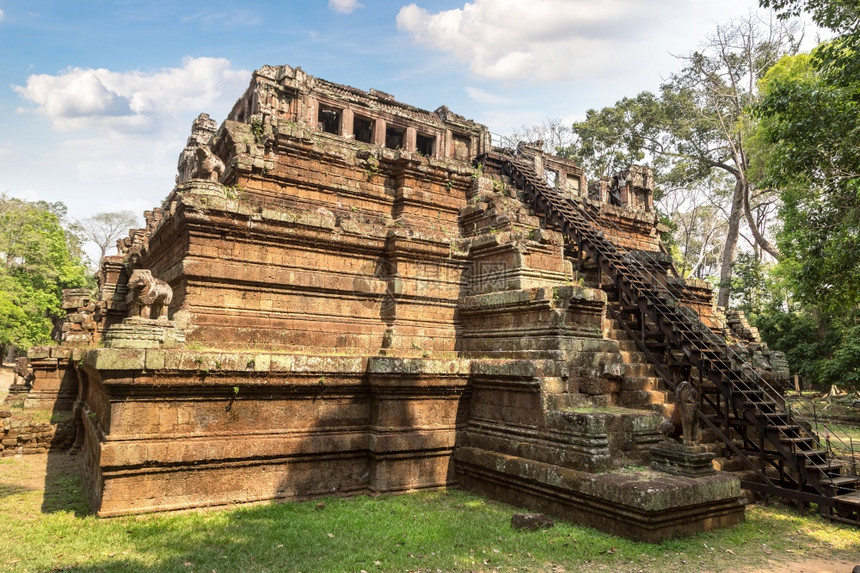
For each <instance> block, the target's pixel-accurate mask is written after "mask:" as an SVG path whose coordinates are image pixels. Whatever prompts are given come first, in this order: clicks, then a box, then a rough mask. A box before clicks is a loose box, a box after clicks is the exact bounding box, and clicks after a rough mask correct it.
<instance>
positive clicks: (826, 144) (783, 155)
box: [756, 55, 860, 315]
mask: <svg viewBox="0 0 860 573" xmlns="http://www.w3.org/2000/svg"><path fill="white" fill-rule="evenodd" d="M761 86H762V93H763V97H762V100H761V102H760V103H759V104H758V105H757V106H756V113H757V115H758V116H759V117H760V118H761V121H760V122H759V128H758V131H757V133H756V140H757V146H758V151H759V155H760V159H759V161H760V165H759V166H758V167H757V175H758V176H759V177H760V178H761V180H762V181H763V182H764V183H766V184H769V185H772V186H774V187H778V188H780V189H781V190H782V200H783V206H782V210H781V217H782V219H783V226H782V230H781V232H780V233H779V235H778V238H777V239H778V242H779V244H780V249H781V251H782V252H783V253H784V255H785V261H784V267H785V269H784V270H785V274H786V277H787V278H788V280H789V281H790V283H791V285H792V287H793V290H794V291H795V294H796V296H797V297H798V299H799V300H800V301H801V302H802V303H804V304H805V305H806V306H807V307H809V308H812V307H816V308H818V309H820V310H821V311H822V312H824V313H826V314H829V315H838V314H840V313H842V312H844V311H846V310H847V309H851V308H856V307H857V305H858V304H860V122H858V121H857V118H858V117H860V100H858V98H857V97H856V94H858V93H860V78H858V79H856V80H855V82H854V84H853V85H851V86H847V87H846V86H843V85H838V84H836V83H834V82H832V81H831V80H830V78H829V76H827V75H826V74H823V73H821V72H820V71H819V70H818V69H816V68H815V66H814V65H813V57H812V56H810V55H800V56H795V57H792V58H785V59H784V60H782V61H781V62H780V63H779V64H778V65H777V66H775V67H774V69H773V70H772V71H771V73H768V75H767V76H765V78H764V79H763V81H762V82H761Z"/></svg>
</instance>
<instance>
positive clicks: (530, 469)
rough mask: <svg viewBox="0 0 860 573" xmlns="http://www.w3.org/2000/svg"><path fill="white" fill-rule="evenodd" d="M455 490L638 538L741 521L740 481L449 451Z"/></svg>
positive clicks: (673, 534) (721, 476) (653, 538)
mask: <svg viewBox="0 0 860 573" xmlns="http://www.w3.org/2000/svg"><path fill="white" fill-rule="evenodd" d="M454 460H455V463H456V471H457V474H458V478H459V480H460V482H461V485H463V486H464V487H466V488H467V489H470V490H475V491H478V492H480V493H484V494H487V495H490V496H491V497H495V498H497V499H501V500H502V501H506V502H509V503H511V502H512V503H517V504H522V505H525V506H526V507H529V508H532V509H534V510H537V511H544V512H547V513H550V514H553V515H557V516H560V517H563V518H566V519H570V520H572V521H574V522H576V523H581V524H584V525H588V526H591V527H595V528H597V529H600V530H603V531H608V532H610V533H614V534H617V535H621V536H624V537H627V538H630V539H635V540H638V541H648V542H652V543H657V542H659V541H661V540H663V539H668V538H672V537H679V536H684V535H690V534H691V533H695V532H698V531H709V530H711V529H716V528H720V527H728V526H732V525H736V524H738V523H741V522H743V520H744V502H743V498H742V497H741V488H740V481H739V480H738V479H737V478H736V477H734V476H731V475H728V474H723V473H717V474H715V475H713V476H710V477H704V478H687V477H681V476H669V475H666V474H659V473H658V472H654V471H652V470H643V471H636V472H631V473H624V472H611V473H604V474H590V473H585V472H580V471H576V470H570V469H566V468H562V467H559V466H555V465H551V464H546V463H541V462H536V461H533V460H527V459H524V458H519V457H515V456H509V455H504V454H499V453H495V452H488V451H485V450H479V449H476V448H468V447H463V448H458V449H457V450H456V451H455V454H454Z"/></svg>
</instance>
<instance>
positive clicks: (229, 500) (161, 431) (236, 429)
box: [79, 348, 469, 516]
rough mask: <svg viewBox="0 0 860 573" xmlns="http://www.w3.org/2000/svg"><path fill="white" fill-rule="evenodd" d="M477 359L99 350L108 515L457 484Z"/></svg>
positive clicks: (97, 413) (95, 411)
mask: <svg viewBox="0 0 860 573" xmlns="http://www.w3.org/2000/svg"><path fill="white" fill-rule="evenodd" d="M468 367H469V363H468V361H462V360H420V359H397V358H388V357H379V356H376V357H344V356H310V355H290V354H253V353H248V354H235V353H215V352H192V351H184V350H158V349H138V348H129V349H125V348H99V349H92V350H87V351H86V352H85V354H84V357H83V361H82V366H81V375H82V381H81V384H82V395H83V396H85V405H84V407H83V411H82V413H81V416H80V420H79V422H80V424H81V425H82V430H83V432H82V434H83V441H84V444H83V448H82V450H83V456H84V466H85V471H86V474H87V476H86V477H87V480H88V482H89V490H90V494H91V505H92V508H93V510H94V511H95V512H96V513H97V514H98V515H99V516H115V515H123V514H132V513H144V512H152V511H165V510H178V509H187V508H194V507H204V506H217V505H228V504H235V503H248V502H256V501H264V500H272V499H306V498H310V497H314V496H321V495H351V494H356V493H379V492H401V491H410V490H419V489H427V488H439V487H447V486H451V485H453V484H454V471H453V467H452V464H451V458H452V451H453V449H454V445H455V438H456V429H457V427H458V425H460V424H461V423H462V419H463V415H464V410H463V403H462V402H463V394H464V391H465V388H466V382H467V376H468Z"/></svg>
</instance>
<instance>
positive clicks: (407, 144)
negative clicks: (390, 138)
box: [403, 125, 418, 152]
mask: <svg viewBox="0 0 860 573" xmlns="http://www.w3.org/2000/svg"><path fill="white" fill-rule="evenodd" d="M417 135H418V133H417V132H416V131H415V128H414V127H413V126H411V125H410V126H408V127H407V128H406V134H405V135H404V137H405V139H406V141H404V142H403V147H404V148H405V149H406V151H410V152H412V151H415V149H416V143H415V140H416V138H417Z"/></svg>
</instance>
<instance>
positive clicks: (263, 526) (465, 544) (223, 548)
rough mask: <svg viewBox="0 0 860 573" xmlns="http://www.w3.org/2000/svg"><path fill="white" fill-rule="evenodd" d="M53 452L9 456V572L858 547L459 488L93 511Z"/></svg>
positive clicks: (464, 564) (641, 558) (540, 562)
mask: <svg viewBox="0 0 860 573" xmlns="http://www.w3.org/2000/svg"><path fill="white" fill-rule="evenodd" d="M55 456H56V455H52V456H51V457H50V458H49V461H48V471H47V475H48V476H49V477H48V478H43V477H42V478H40V477H39V476H38V475H36V474H38V472H39V471H40V468H39V466H38V463H36V461H34V460H39V459H41V460H42V466H44V459H45V458H44V456H24V457H23V458H6V459H3V460H2V461H0V571H15V572H18V571H54V570H73V571H153V572H154V571H158V572H171V571H181V572H191V571H205V572H211V571H216V572H222V571H224V572H226V571H260V572H262V571H356V572H357V571H361V570H365V571H368V572H369V573H373V572H377V571H407V570H409V571H419V570H420V571H437V570H442V571H494V570H499V571H551V570H553V568H554V567H555V568H556V570H559V569H558V568H564V569H566V570H568V571H580V570H596V571H601V570H603V571H655V572H656V571H690V570H699V571H703V570H710V571H715V570H719V571H741V570H743V569H744V568H749V567H756V566H759V567H763V566H766V565H767V562H768V560H774V561H777V562H781V561H798V560H803V559H813V558H818V559H838V558H840V557H841V558H842V559H845V560H852V559H854V560H856V559H857V556H858V555H860V530H857V529H853V528H850V527H845V526H839V525H834V524H831V523H829V522H825V521H823V520H821V519H820V518H817V517H802V516H800V515H798V514H796V513H794V512H792V511H790V510H786V509H779V508H774V507H760V506H754V507H751V508H750V509H749V510H748V511H747V521H746V523H744V524H743V525H741V526H738V527H735V528H732V529H727V530H721V531H717V532H711V533H702V534H698V535H694V536H692V537H688V538H685V539H679V540H671V541H666V542H663V543H661V544H659V545H651V544H646V543H636V542H632V541H628V540H625V539H622V538H619V537H616V536H612V535H607V534H603V533H599V532H597V531H595V530H592V529H589V528H586V527H579V526H575V525H571V524H567V523H563V522H560V523H558V524H557V525H556V526H555V527H554V528H552V529H550V530H546V531H539V532H516V531H513V530H512V529H511V528H510V519H511V515H512V514H513V513H515V512H516V511H518V510H517V509H516V508H513V507H511V506H508V505H504V504H500V503H496V502H492V501H488V500H485V499H482V498H480V497H477V496H475V495H472V494H469V493H465V492H462V491H456V490H455V491H449V492H433V493H418V494H412V495H401V496H380V497H364V496H362V497H354V498H350V499H340V498H331V499H326V500H323V502H322V505H321V504H320V501H319V500H316V501H310V502H302V503H285V504H271V505H253V506H243V507H238V508H232V509H224V510H218V511H201V512H187V513H174V514H162V515H149V516H136V517H134V516H132V517H122V518H114V519H96V518H95V517H93V516H90V515H86V514H85V513H86V503H85V501H84V488H83V485H82V483H81V481H80V479H79V478H78V477H77V474H76V471H75V467H74V465H70V464H68V462H67V461H66V458H61V457H55ZM42 471H43V470H42ZM34 475H36V479H35V480H34V479H33V478H32V477H30V478H29V479H25V478H26V476H34ZM46 483H47V486H48V487H47V488H45V487H44V486H45V484H46ZM20 484H24V485H20ZM45 489H46V491H45ZM771 569H772V570H778V569H779V567H776V568H775V569H774V568H773V567H771Z"/></svg>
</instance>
